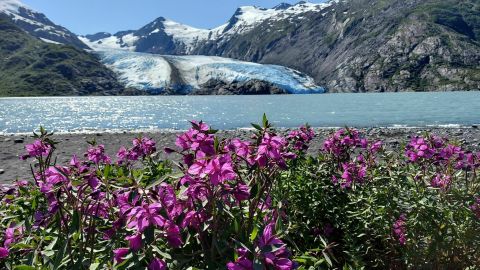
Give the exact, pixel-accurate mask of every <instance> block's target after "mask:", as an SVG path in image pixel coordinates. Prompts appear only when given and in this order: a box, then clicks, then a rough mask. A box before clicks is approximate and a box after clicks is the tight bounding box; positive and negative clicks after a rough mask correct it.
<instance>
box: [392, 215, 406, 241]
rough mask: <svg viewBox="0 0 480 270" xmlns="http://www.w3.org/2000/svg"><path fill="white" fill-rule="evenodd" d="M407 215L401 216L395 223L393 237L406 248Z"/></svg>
mask: <svg viewBox="0 0 480 270" xmlns="http://www.w3.org/2000/svg"><path fill="white" fill-rule="evenodd" d="M406 225H407V215H406V214H401V215H400V217H399V218H398V219H397V220H396V221H395V223H393V235H394V236H395V238H396V239H397V240H398V242H399V243H400V245H402V246H404V245H405V244H406V243H407V228H406Z"/></svg>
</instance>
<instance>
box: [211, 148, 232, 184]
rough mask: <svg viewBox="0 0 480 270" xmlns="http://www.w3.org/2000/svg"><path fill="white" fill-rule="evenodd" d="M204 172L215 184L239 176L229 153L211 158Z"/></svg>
mask: <svg viewBox="0 0 480 270" xmlns="http://www.w3.org/2000/svg"><path fill="white" fill-rule="evenodd" d="M204 173H205V174H206V175H208V176H209V178H210V182H211V183H212V184H214V185H218V184H220V183H222V182H224V181H228V180H233V179H235V178H236V177H237V174H236V173H235V171H234V170H233V164H232V160H231V158H230V156H228V155H223V156H217V157H215V158H214V159H212V160H210V162H208V164H207V166H206V167H205V170H204Z"/></svg>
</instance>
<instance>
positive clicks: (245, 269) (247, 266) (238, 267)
mask: <svg viewBox="0 0 480 270" xmlns="http://www.w3.org/2000/svg"><path fill="white" fill-rule="evenodd" d="M247 252H248V251H247V250H246V249H244V248H239V249H237V254H238V258H237V260H235V262H229V263H227V269H228V270H251V269H253V262H252V261H251V260H250V259H248V258H247Z"/></svg>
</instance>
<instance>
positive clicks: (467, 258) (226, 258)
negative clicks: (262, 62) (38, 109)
mask: <svg viewBox="0 0 480 270" xmlns="http://www.w3.org/2000/svg"><path fill="white" fill-rule="evenodd" d="M254 127H255V131H254V132H253V134H252V139H251V140H249V141H243V140H240V139H236V138H225V139H219V137H217V136H216V134H215V133H216V131H215V130H212V129H211V128H210V127H209V126H207V125H206V124H205V123H203V122H192V128H191V129H189V130H188V131H187V132H185V133H183V134H181V135H179V136H178V137H177V139H176V145H177V147H178V148H176V149H171V148H165V149H163V150H164V151H165V152H166V153H168V154H170V155H175V156H176V158H174V160H180V162H175V161H164V160H160V159H159V158H158V151H157V145H156V143H155V142H154V141H153V140H151V139H150V138H147V137H141V136H140V137H138V138H135V139H134V140H133V142H132V146H130V147H128V148H127V147H124V146H122V147H120V149H119V151H118V153H117V156H116V158H112V157H109V156H108V155H106V153H105V149H104V146H103V145H98V144H96V142H90V146H89V147H88V148H87V150H86V153H85V155H84V158H79V157H78V156H73V157H72V159H71V161H70V162H69V164H65V165H59V164H56V163H55V159H54V153H55V150H56V146H57V143H56V142H54V141H53V140H52V137H51V135H52V134H49V133H47V132H46V131H45V130H43V129H41V130H40V133H39V134H34V137H35V141H34V142H33V143H32V144H29V145H27V146H26V151H27V154H26V155H25V156H22V159H33V160H34V161H35V163H34V164H33V166H32V173H33V179H32V182H27V181H17V182H16V183H15V184H13V185H9V186H4V187H3V189H2V192H1V206H0V217H1V222H0V226H1V230H2V231H3V232H4V233H3V245H2V246H3V247H1V248H0V257H1V258H2V259H1V261H0V263H1V264H2V267H3V268H7V269H15V268H16V269H37V268H39V269H50V268H53V269H112V268H115V269H139V268H140V269H145V268H148V269H187V268H188V269H231V270H232V269H295V268H298V269H327V268H340V267H344V268H345V269H359V268H380V269H385V268H394V269H398V268H412V267H419V268H440V267H444V268H468V267H475V266H480V261H479V259H478V256H477V253H478V250H477V249H478V246H479V244H480V236H479V229H478V228H479V218H480V212H479V209H480V197H479V182H478V178H477V170H478V167H479V166H480V162H479V160H480V155H479V154H475V153H471V152H466V151H464V150H463V149H462V148H461V147H460V146H457V145H455V144H453V143H450V142H449V141H448V140H446V139H444V138H438V137H435V136H433V135H428V134H427V135H426V136H424V137H415V138H413V139H412V140H411V141H410V142H409V143H408V144H407V145H406V146H405V151H404V152H403V151H400V152H399V151H387V150H386V149H384V147H383V146H382V143H381V142H375V141H370V140H368V139H367V138H364V137H363V135H362V134H361V133H360V132H359V131H357V130H355V129H342V130H339V131H337V132H336V133H334V134H332V136H331V137H329V138H328V139H327V140H326V141H325V143H324V146H323V148H322V149H319V150H320V151H319V152H318V155H315V156H311V155H307V154H306V150H307V149H308V147H309V145H308V144H309V142H310V141H311V140H312V139H313V137H314V135H315V134H314V132H313V130H312V129H311V128H310V127H308V126H304V127H301V128H299V129H298V130H294V131H292V132H290V133H289V134H288V135H287V136H282V135H280V134H279V133H277V132H276V131H275V130H274V129H273V128H272V127H271V126H270V124H269V122H268V120H267V118H266V117H265V116H264V119H263V123H262V125H261V126H260V125H254ZM396 150H398V149H396Z"/></svg>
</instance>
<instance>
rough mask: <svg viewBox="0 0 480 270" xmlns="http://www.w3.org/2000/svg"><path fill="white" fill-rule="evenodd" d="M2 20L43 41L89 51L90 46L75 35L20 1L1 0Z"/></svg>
mask: <svg viewBox="0 0 480 270" xmlns="http://www.w3.org/2000/svg"><path fill="white" fill-rule="evenodd" d="M0 18H3V19H5V20H8V21H10V22H11V23H13V24H15V25H16V26H17V27H19V28H20V29H22V30H24V31H26V32H27V33H29V34H30V35H32V36H34V37H37V38H40V39H42V40H43V41H46V42H50V43H61V44H67V45H72V46H74V47H77V48H80V49H88V46H87V45H85V44H84V43H83V42H82V41H80V40H79V39H78V38H77V36H76V35H75V34H73V33H72V32H70V31H69V30H67V29H66V28H64V27H62V26H59V25H56V24H54V23H53V22H52V21H50V20H49V19H48V18H47V17H46V16H45V15H44V14H42V13H40V12H36V11H34V10H32V9H30V8H29V7H28V6H26V5H24V4H23V3H21V2H20V0H0Z"/></svg>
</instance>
